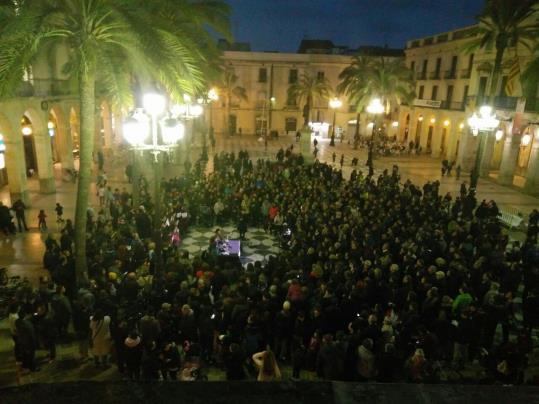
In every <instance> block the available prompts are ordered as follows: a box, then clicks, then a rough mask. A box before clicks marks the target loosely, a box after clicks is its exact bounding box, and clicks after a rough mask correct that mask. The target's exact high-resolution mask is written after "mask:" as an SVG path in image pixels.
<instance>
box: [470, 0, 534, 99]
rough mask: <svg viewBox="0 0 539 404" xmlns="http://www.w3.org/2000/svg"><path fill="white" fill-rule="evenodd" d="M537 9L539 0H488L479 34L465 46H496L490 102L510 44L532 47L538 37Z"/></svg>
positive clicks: (481, 17) (480, 19) (490, 47)
mask: <svg viewBox="0 0 539 404" xmlns="http://www.w3.org/2000/svg"><path fill="white" fill-rule="evenodd" d="M538 12H539V8H538V6H537V0H519V1H515V0H487V2H486V5H485V8H484V9H483V12H482V13H481V15H480V16H479V25H478V27H477V28H476V30H475V31H476V34H477V38H476V39H475V40H473V41H472V42H470V43H469V44H467V45H466V46H465V50H466V51H468V52H472V51H474V50H477V49H493V48H494V50H495V52H496V53H495V57H494V65H493V66H492V70H491V77H490V90H489V103H491V104H493V103H494V97H495V95H496V90H497V88H498V81H499V77H500V73H501V71H502V62H503V56H504V54H505V51H506V50H507V48H508V47H511V46H518V45H523V46H525V47H526V48H528V49H530V50H531V45H532V43H533V41H535V40H536V39H537V35H539V26H538V24H537V21H536V20H534V19H533V16H534V15H537V13H538Z"/></svg>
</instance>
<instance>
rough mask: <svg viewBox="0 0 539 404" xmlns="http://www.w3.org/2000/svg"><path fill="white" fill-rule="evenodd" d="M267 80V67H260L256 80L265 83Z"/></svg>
mask: <svg viewBox="0 0 539 404" xmlns="http://www.w3.org/2000/svg"><path fill="white" fill-rule="evenodd" d="M267 81H268V69H266V68H265V67H261V68H260V69H258V82H259V83H266V82H267Z"/></svg>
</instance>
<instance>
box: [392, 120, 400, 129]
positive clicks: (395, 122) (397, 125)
mask: <svg viewBox="0 0 539 404" xmlns="http://www.w3.org/2000/svg"><path fill="white" fill-rule="evenodd" d="M391 126H393V127H394V128H398V127H399V123H398V122H397V121H393V123H392V124H391Z"/></svg>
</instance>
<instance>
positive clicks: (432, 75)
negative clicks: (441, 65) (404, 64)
mask: <svg viewBox="0 0 539 404" xmlns="http://www.w3.org/2000/svg"><path fill="white" fill-rule="evenodd" d="M429 79H430V80H440V72H439V71H434V72H431V73H430V74H429Z"/></svg>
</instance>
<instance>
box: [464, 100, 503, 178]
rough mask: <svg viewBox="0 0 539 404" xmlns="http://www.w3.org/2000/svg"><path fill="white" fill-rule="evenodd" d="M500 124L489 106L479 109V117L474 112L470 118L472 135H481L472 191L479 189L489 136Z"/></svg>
mask: <svg viewBox="0 0 539 404" xmlns="http://www.w3.org/2000/svg"><path fill="white" fill-rule="evenodd" d="M499 124H500V120H499V119H496V114H494V113H493V112H492V107H491V106H489V105H483V106H482V107H481V108H479V115H478V114H477V113H475V112H474V114H473V115H472V116H471V117H470V118H468V126H469V127H470V129H471V130H472V134H473V135H474V136H478V135H479V145H478V147H477V151H476V153H475V163H474V168H473V170H472V172H471V174H470V188H471V189H477V182H478V180H479V173H480V167H481V160H482V159H483V153H484V151H485V142H486V140H487V136H488V135H489V134H490V133H492V131H493V130H494V129H496V128H497V127H498V125H499Z"/></svg>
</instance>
